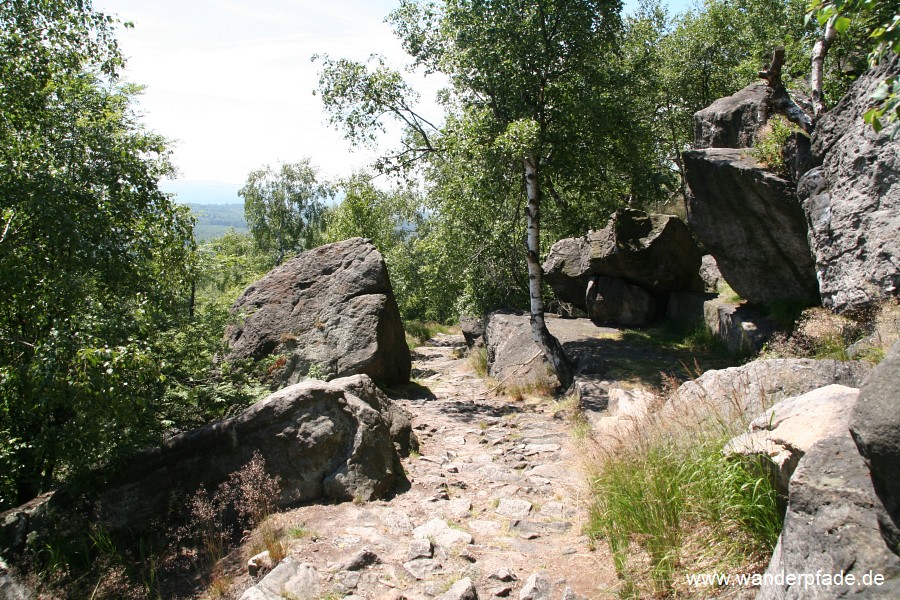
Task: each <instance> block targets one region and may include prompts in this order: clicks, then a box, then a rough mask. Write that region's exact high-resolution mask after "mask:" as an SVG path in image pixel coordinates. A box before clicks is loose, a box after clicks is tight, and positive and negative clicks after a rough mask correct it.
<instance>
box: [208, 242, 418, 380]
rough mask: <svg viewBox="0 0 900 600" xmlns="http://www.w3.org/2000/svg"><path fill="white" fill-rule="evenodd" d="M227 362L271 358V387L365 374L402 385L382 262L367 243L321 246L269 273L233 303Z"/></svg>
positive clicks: (403, 366)
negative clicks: (311, 377)
mask: <svg viewBox="0 0 900 600" xmlns="http://www.w3.org/2000/svg"><path fill="white" fill-rule="evenodd" d="M231 314H232V316H233V318H234V320H235V321H236V322H235V323H233V324H231V325H229V326H228V328H227V329H226V331H225V341H226V343H227V344H228V353H227V357H226V358H227V359H228V360H230V361H242V360H246V359H252V360H254V361H259V360H262V359H264V358H267V357H274V362H273V364H272V366H271V367H270V369H269V375H270V376H271V378H272V380H273V382H274V383H275V385H276V386H277V387H281V386H284V385H290V384H292V383H297V382H298V381H300V380H302V379H303V378H304V377H306V376H307V375H309V374H310V373H312V374H314V375H316V377H318V378H326V379H330V378H334V377H343V376H346V375H356V374H365V375H368V376H369V377H371V378H372V379H373V380H375V381H376V382H378V383H381V384H384V385H388V386H390V385H395V384H399V383H406V382H408V381H409V373H410V366H411V363H410V354H409V347H408V346H407V345H406V338H405V335H404V332H403V324H402V322H401V320H400V311H399V309H398V308H397V302H396V300H395V299H394V293H393V291H392V289H391V283H390V279H389V278H388V272H387V267H386V266H385V264H384V259H383V258H382V256H381V254H380V253H379V252H378V250H376V249H375V246H373V245H372V243H371V242H370V241H368V240H364V239H362V238H353V239H350V240H345V241H343V242H338V243H335V244H329V245H327V246H321V247H319V248H315V249H313V250H309V251H308V252H303V253H302V254H299V255H297V256H296V257H294V258H292V259H290V260H289V261H287V262H285V263H284V264H283V265H281V266H279V267H276V268H275V269H273V270H272V271H270V272H269V273H267V274H266V275H265V277H263V278H262V279H260V280H259V281H257V282H256V283H254V284H252V285H250V286H249V287H248V288H247V289H246V290H245V291H244V293H243V294H241V296H240V297H239V298H238V299H237V300H236V301H235V303H234V306H233V307H232V309H231Z"/></svg>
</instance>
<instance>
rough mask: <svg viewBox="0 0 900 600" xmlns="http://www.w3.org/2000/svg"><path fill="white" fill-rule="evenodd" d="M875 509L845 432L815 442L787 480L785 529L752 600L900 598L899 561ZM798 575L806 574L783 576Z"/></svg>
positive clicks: (869, 483) (866, 473)
mask: <svg viewBox="0 0 900 600" xmlns="http://www.w3.org/2000/svg"><path fill="white" fill-rule="evenodd" d="M879 512H880V506H879V503H878V502H877V498H876V496H875V492H874V490H873V489H872V481H871V479H870V478H869V470H868V469H867V468H866V465H865V462H863V459H862V457H861V456H860V455H859V453H858V452H857V451H856V446H855V445H854V444H853V440H852V439H851V438H850V435H849V434H848V433H846V432H845V433H843V434H842V435H838V436H834V437H830V438H827V439H824V440H822V441H820V442H818V443H816V444H815V445H814V446H813V447H812V448H810V450H809V452H807V453H806V455H805V456H804V457H803V458H802V459H801V460H800V463H799V464H798V466H797V470H796V471H795V472H794V475H793V477H792V478H791V482H790V499H789V501H788V509H787V513H786V514H785V518H784V528H783V529H782V531H781V537H780V538H779V540H778V545H777V547H776V548H775V552H774V554H773V556H772V559H771V560H770V561H769V566H768V569H767V570H766V572H765V574H764V575H763V577H762V582H763V585H762V586H761V587H760V590H759V592H758V594H757V596H756V598H757V600H775V599H778V600H781V599H800V598H809V599H813V598H844V597H850V596H852V597H853V598H898V597H900V558H898V557H897V555H896V554H893V553H892V552H891V551H890V549H888V547H887V546H886V545H885V543H884V540H883V539H882V537H881V536H880V535H879V514H878V513H879ZM837 574H841V576H842V580H841V581H840V582H838V581H836V580H835V579H834V576H835V575H837ZM798 575H802V576H804V577H807V578H808V579H804V580H802V581H800V582H797V581H794V582H793V584H791V583H789V582H788V581H787V578H788V577H789V576H793V577H797V576H798ZM876 575H878V576H881V577H883V578H884V579H883V581H882V583H881V585H877V584H876V583H875V581H874V578H875V576H876ZM817 577H818V579H817ZM823 577H829V578H830V580H829V581H827V582H826V581H825V580H824V579H823ZM847 577H852V578H853V582H852V583H850V582H848V580H847ZM829 584H831V585H829Z"/></svg>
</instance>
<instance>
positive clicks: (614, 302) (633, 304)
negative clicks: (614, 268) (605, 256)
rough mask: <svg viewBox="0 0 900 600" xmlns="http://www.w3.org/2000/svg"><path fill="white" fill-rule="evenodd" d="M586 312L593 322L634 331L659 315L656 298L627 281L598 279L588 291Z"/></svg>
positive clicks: (601, 276) (596, 278)
mask: <svg viewBox="0 0 900 600" xmlns="http://www.w3.org/2000/svg"><path fill="white" fill-rule="evenodd" d="M585 298H586V307H585V308H586V310H587V315H588V317H589V318H590V319H591V320H592V321H596V322H598V323H612V324H615V325H624V326H626V327H634V326H637V325H646V324H647V323H649V322H650V321H652V320H653V317H654V316H655V315H656V301H655V300H654V299H653V296H651V295H650V294H648V293H647V292H645V291H644V290H643V289H641V288H639V287H638V286H636V285H631V284H630V283H628V282H627V281H625V280H624V279H619V278H617V277H604V276H603V275H595V276H594V277H592V278H591V280H590V282H589V283H588V287H587V294H586V295H585Z"/></svg>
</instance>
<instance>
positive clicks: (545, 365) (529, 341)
mask: <svg viewBox="0 0 900 600" xmlns="http://www.w3.org/2000/svg"><path fill="white" fill-rule="evenodd" d="M548 321H549V319H548ZM548 328H549V323H548ZM484 340H485V346H486V347H487V364H488V375H490V376H491V377H493V378H494V379H496V380H498V381H499V382H500V385H501V386H503V387H511V386H512V385H518V386H521V387H526V386H528V385H531V384H543V383H546V384H548V385H551V386H554V387H555V386H557V385H559V379H557V377H556V374H555V373H554V372H553V368H552V367H551V366H550V363H549V362H548V361H547V359H546V358H545V357H544V353H543V351H542V350H541V349H540V348H539V347H538V345H537V344H535V343H534V339H533V338H532V336H531V317H530V316H529V315H528V314H526V313H524V312H520V311H496V312H493V313H491V314H490V315H488V316H487V326H486V327H485V331H484Z"/></svg>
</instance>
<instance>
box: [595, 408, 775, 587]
mask: <svg viewBox="0 0 900 600" xmlns="http://www.w3.org/2000/svg"><path fill="white" fill-rule="evenodd" d="M740 430H741V427H740V423H735V424H733V425H732V426H729V427H722V426H721V425H718V424H717V425H705V426H700V425H698V426H696V427H694V428H687V429H685V428H683V427H680V428H678V429H677V430H676V428H674V427H670V426H668V425H666V424H661V423H648V424H647V426H646V427H641V428H637V429H636V430H635V433H634V436H633V439H632V440H631V441H629V443H628V444H618V445H616V446H614V447H608V448H606V449H605V451H604V452H603V453H602V455H601V457H600V458H599V459H598V460H597V462H596V464H595V465H594V466H593V474H592V476H591V481H590V483H591V490H592V494H593V502H592V506H591V510H590V520H589V523H588V526H587V533H588V534H589V535H590V536H591V537H592V538H593V539H595V540H599V539H603V540H606V542H607V543H608V544H609V547H610V551H611V552H612V555H613V561H614V564H615V568H616V571H617V573H618V574H619V576H620V578H621V579H622V582H623V586H622V588H621V589H620V596H621V597H623V598H644V597H649V596H656V595H663V596H669V597H675V596H680V595H681V594H682V593H684V592H687V591H688V590H687V589H686V588H685V586H684V578H683V575H684V574H685V573H688V572H696V571H698V570H700V569H698V567H702V570H705V571H713V570H716V569H720V570H726V569H727V570H730V571H733V572H734V571H739V570H741V569H747V568H753V567H755V566H757V565H758V564H760V563H761V561H763V560H764V557H767V556H769V555H770V554H771V550H772V549H773V548H774V546H775V542H776V541H777V539H778V535H779V533H780V531H781V525H782V519H783V515H782V513H781V510H780V508H779V502H778V497H777V494H776V491H775V489H774V488H773V486H772V484H771V483H770V481H769V479H768V477H767V475H766V473H767V471H766V469H765V468H764V465H762V464H760V463H758V462H754V461H749V460H747V461H745V460H738V459H734V458H728V457H725V456H724V455H723V454H722V448H723V446H724V445H725V443H726V442H727V441H728V440H729V439H731V437H732V436H733V435H735V434H736V433H738V432H739V431H740Z"/></svg>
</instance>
